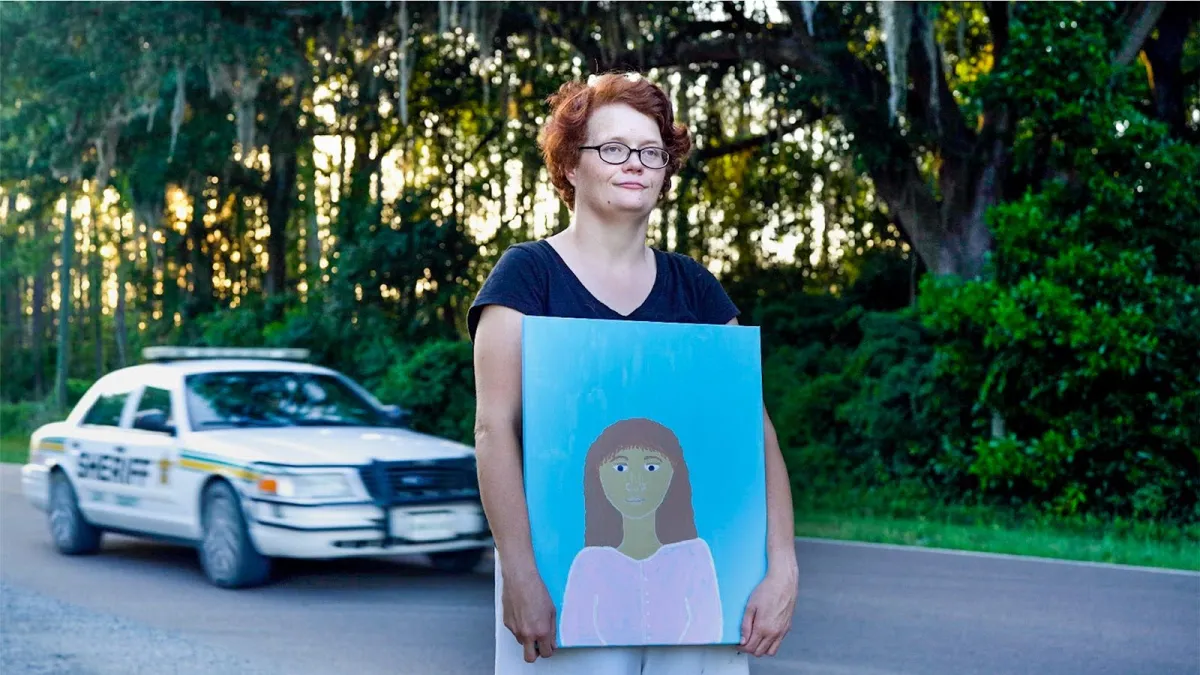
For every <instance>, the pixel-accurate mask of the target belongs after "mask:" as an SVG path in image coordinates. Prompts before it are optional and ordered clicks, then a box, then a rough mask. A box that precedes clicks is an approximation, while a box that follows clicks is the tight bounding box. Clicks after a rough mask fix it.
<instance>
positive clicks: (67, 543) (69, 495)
mask: <svg viewBox="0 0 1200 675" xmlns="http://www.w3.org/2000/svg"><path fill="white" fill-rule="evenodd" d="M47 510H48V511H49V515H50V537H51V538H52V539H53V540H54V547H55V548H57V549H58V551H59V553H62V554H64V555H90V554H93V553H95V552H97V551H99V550H100V540H101V538H102V537H103V535H104V531H103V530H101V529H100V528H98V527H96V526H95V525H92V524H91V523H89V522H88V521H87V519H86V518H84V517H83V512H82V511H80V510H79V499H78V497H76V495H75V488H74V487H73V486H72V485H71V480H70V479H69V478H67V475H66V474H65V473H63V472H62V471H54V472H52V473H51V474H50V508H49V509H47Z"/></svg>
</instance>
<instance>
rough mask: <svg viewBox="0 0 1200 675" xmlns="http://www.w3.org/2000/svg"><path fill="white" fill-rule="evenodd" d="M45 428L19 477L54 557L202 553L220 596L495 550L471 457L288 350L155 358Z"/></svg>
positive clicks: (466, 561)
mask: <svg viewBox="0 0 1200 675" xmlns="http://www.w3.org/2000/svg"><path fill="white" fill-rule="evenodd" d="M144 356H145V361H146V363H142V364H139V365H135V366H131V367H128V368H123V369H120V370H117V371H114V372H112V373H109V374H108V375H106V376H104V377H103V378H101V379H100V380H99V381H97V382H96V383H95V384H94V385H93V386H92V387H91V388H90V389H89V390H88V391H87V393H86V394H85V395H84V396H83V398H82V399H80V401H79V403H78V404H77V405H76V406H75V407H74V409H73V410H72V411H71V413H70V415H69V416H68V417H67V419H66V420H65V421H62V422H55V423H52V424H47V425H45V426H43V427H41V428H39V429H38V430H37V431H36V432H35V433H34V434H33V437H32V439H31V440H30V460H29V463H27V464H26V465H25V466H24V467H22V471H21V483H22V489H23V492H24V494H25V497H26V498H27V499H28V500H29V501H30V502H31V503H32V504H33V505H34V506H35V507H37V508H39V509H41V510H43V511H45V512H46V513H47V514H48V520H49V527H50V533H51V536H52V538H53V540H54V544H55V546H56V547H57V548H58V550H59V551H60V552H62V553H64V554H68V555H79V554H88V553H94V552H96V551H98V550H99V549H100V546H101V538H102V535H103V533H105V532H114V533H121V534H127V535H135V536H145V537H151V538H157V539H165V540H171V541H177V542H184V543H186V544H188V545H191V546H195V547H196V548H197V550H198V553H199V559H200V563H201V567H202V569H203V570H204V573H205V575H206V576H207V577H208V579H209V580H210V581H211V582H212V583H213V584H215V585H217V586H220V587H224V588H243V587H250V586H255V585H259V584H262V583H265V582H266V581H267V580H268V579H269V577H270V572H271V560H272V558H322V559H328V558H343V557H363V556H387V555H401V554H427V555H428V557H429V559H430V560H431V562H432V564H433V566H434V567H435V568H438V569H441V570H445V571H450V572H467V571H470V570H472V569H473V568H474V567H475V566H476V565H477V564H478V563H479V562H480V560H481V558H482V556H483V554H484V552H485V551H486V550H489V549H490V548H491V546H492V539H491V532H490V530H489V529H488V525H487V522H486V519H485V518H484V514H483V510H482V506H481V503H480V498H479V486H478V483H477V481H476V473H475V456H474V450H473V449H472V448H471V447H469V446H466V445H462V444H460V443H455V442H452V441H449V440H445V439H441V438H437V437H434V436H430V435H426V434H422V433H418V432H416V431H413V430H411V429H409V428H407V427H406V425H405V423H404V413H403V411H401V410H400V409H399V408H397V407H395V406H384V405H382V404H381V403H380V402H379V401H378V400H377V399H375V398H374V397H373V396H372V395H371V394H370V393H369V392H367V391H366V390H365V389H364V388H363V387H362V386H361V385H359V384H357V383H356V382H354V381H353V380H351V379H350V378H348V377H346V376H345V375H343V374H341V373H339V372H337V371H334V370H331V369H328V368H323V367H319V366H316V365H313V364H310V363H306V362H305V360H306V359H307V358H308V352H307V351H306V350H294V349H276V350H265V349H221V348H176V347H152V348H149V349H147V350H145V352H144Z"/></svg>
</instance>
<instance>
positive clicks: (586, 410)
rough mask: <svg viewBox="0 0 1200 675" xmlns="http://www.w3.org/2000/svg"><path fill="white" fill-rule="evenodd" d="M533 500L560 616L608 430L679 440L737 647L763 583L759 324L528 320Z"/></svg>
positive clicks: (541, 562)
mask: <svg viewBox="0 0 1200 675" xmlns="http://www.w3.org/2000/svg"><path fill="white" fill-rule="evenodd" d="M523 321H524V324H523V338H522V343H523V345H522V354H523V356H522V366H523V371H524V373H523V399H524V401H523V405H524V452H525V481H526V483H525V491H526V498H527V500H528V503H529V519H530V527H531V530H532V534H533V548H534V552H535V557H536V560H537V565H538V568H539V570H540V571H541V574H542V576H543V579H544V580H545V582H546V585H547V587H548V590H549V592H550V597H551V598H553V599H554V603H555V606H556V607H557V608H558V609H559V616H561V615H562V611H561V610H562V597H563V592H564V590H565V587H566V583H567V573H568V572H569V570H570V569H571V561H572V560H573V559H574V557H575V554H576V553H577V552H578V551H579V550H580V549H582V548H583V541H584V540H583V535H584V499H583V465H584V458H585V457H586V455H587V451H588V446H589V445H590V444H591V442H592V441H593V440H594V439H595V438H596V437H597V436H598V435H599V434H600V433H601V432H602V431H603V430H604V429H605V428H606V427H607V426H608V425H610V424H612V423H613V422H616V421H618V420H621V419H625V418H629V417H647V418H650V419H652V420H655V421H657V422H660V423H662V424H665V425H666V426H667V427H669V428H670V429H671V430H672V431H674V432H675V434H676V435H677V436H678V437H679V441H680V443H681V445H682V446H683V451H684V457H686V458H687V463H688V470H689V472H690V473H691V480H692V503H693V508H694V509H695V513H696V530H697V533H698V534H699V536H700V537H701V538H703V539H704V540H705V541H707V542H708V545H709V547H710V548H711V549H712V552H713V560H714V563H715V565H716V570H717V579H718V582H719V584H720V591H721V606H722V610H723V612H724V615H725V628H724V636H723V640H722V641H723V642H725V643H730V644H732V643H736V642H737V641H738V638H739V634H740V631H741V623H742V614H743V612H744V610H745V607H746V603H747V602H748V601H749V599H750V593H751V591H753V590H754V587H755V585H757V584H758V582H759V581H760V580H761V579H762V577H763V575H764V574H765V573H766V564H767V559H766V536H767V531H766V487H765V469H764V460H763V412H762V366H761V360H760V358H761V357H760V354H761V352H760V342H759V330H758V328H756V327H752V326H712V325H694V324H663V323H649V322H641V321H599V320H591V319H562V318H549V317H525V318H524V320H523Z"/></svg>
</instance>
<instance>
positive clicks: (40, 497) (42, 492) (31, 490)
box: [21, 464, 50, 511]
mask: <svg viewBox="0 0 1200 675" xmlns="http://www.w3.org/2000/svg"><path fill="white" fill-rule="evenodd" d="M21 492H22V493H24V495H25V499H26V500H27V501H28V502H29V503H30V504H32V505H33V507H34V508H36V509H40V510H42V511H45V510H46V509H47V508H49V505H50V467H48V466H46V465H45V464H26V465H24V466H22V467H21Z"/></svg>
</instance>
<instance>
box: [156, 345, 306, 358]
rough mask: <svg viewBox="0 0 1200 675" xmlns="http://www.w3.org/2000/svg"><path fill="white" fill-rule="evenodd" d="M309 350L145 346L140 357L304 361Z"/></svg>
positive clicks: (289, 348)
mask: <svg viewBox="0 0 1200 675" xmlns="http://www.w3.org/2000/svg"><path fill="white" fill-rule="evenodd" d="M310 353H311V352H310V351H309V350H307V349H298V348H291V347H146V348H145V349H143V350H142V358H144V359H145V360H147V361H181V360H184V359H278V360H284V361H304V360H306V359H308V357H309V354H310Z"/></svg>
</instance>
